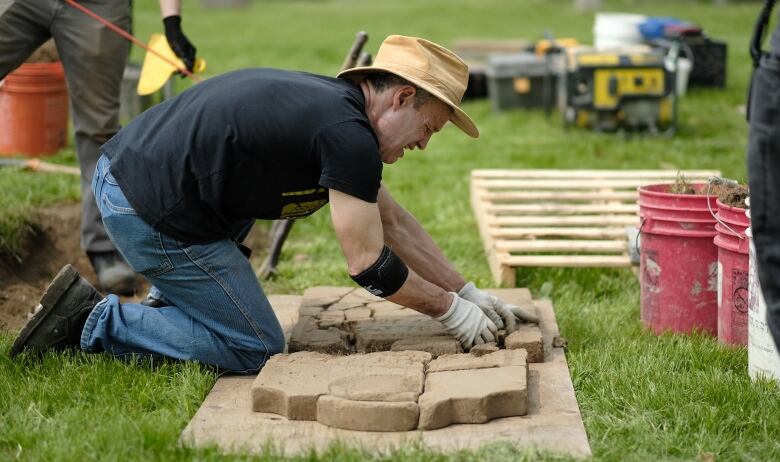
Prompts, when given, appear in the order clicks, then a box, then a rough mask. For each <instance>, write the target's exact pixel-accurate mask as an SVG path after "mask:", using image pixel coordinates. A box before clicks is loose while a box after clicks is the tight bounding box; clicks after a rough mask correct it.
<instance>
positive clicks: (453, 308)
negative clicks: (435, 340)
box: [434, 292, 497, 351]
mask: <svg viewBox="0 0 780 462" xmlns="http://www.w3.org/2000/svg"><path fill="white" fill-rule="evenodd" d="M450 293H451V294H452V304H451V305H450V309H449V310H447V312H446V313H444V314H443V315H442V316H439V317H438V318H434V319H436V320H437V321H439V322H440V323H442V324H443V325H444V328H445V329H447V333H449V334H450V335H452V336H453V337H455V338H456V339H458V341H459V342H460V344H461V346H463V349H464V350H466V351H468V350H470V349H471V347H472V346H474V345H480V344H482V343H490V342H495V341H496V332H497V329H496V325H495V324H493V321H491V320H490V319H488V318H487V316H485V315H484V313H482V310H480V309H479V307H477V305H475V304H473V303H471V302H470V301H468V300H464V299H463V298H461V297H459V296H458V294H456V293H455V292H450Z"/></svg>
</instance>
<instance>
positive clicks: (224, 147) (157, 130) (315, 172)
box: [102, 69, 382, 243]
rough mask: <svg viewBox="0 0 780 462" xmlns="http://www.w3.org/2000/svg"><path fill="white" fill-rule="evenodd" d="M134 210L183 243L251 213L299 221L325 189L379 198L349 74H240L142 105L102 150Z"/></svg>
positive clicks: (361, 106)
mask: <svg viewBox="0 0 780 462" xmlns="http://www.w3.org/2000/svg"><path fill="white" fill-rule="evenodd" d="M102 152H103V153H104V154H105V155H106V156H107V157H108V158H109V159H110V160H111V173H112V174H113V175H114V177H115V178H116V180H117V182H118V183H119V186H120V187H121V188H122V191H123V192H124V193H125V196H127V199H128V200H129V201H130V203H131V204H132V205H133V207H134V208H135V210H136V212H137V213H138V214H139V215H140V216H141V217H142V218H143V219H144V220H145V221H146V222H148V223H149V224H150V225H152V226H154V227H155V228H156V229H158V230H160V231H162V232H164V233H166V234H168V235H170V236H173V237H174V238H176V239H178V240H180V241H183V242H189V243H203V242H211V241H215V240H220V239H225V238H228V237H230V235H231V231H232V229H233V228H234V226H235V225H236V223H238V222H241V221H246V220H247V219H252V218H260V219H276V218H298V217H302V216H306V215H309V214H311V213H313V212H315V211H316V210H317V209H319V208H320V207H322V206H323V205H324V204H325V203H326V202H327V200H328V189H329V188H333V189H336V190H338V191H341V192H344V193H346V194H349V195H352V196H355V197H357V198H360V199H362V200H364V201H367V202H376V198H377V193H378V190H379V185H380V181H381V178H382V161H381V158H380V155H379V148H378V144H377V139H376V134H375V133H374V131H373V130H372V129H371V126H370V124H369V122H368V119H367V117H366V114H365V101H364V97H363V93H362V91H361V90H360V88H359V87H358V86H356V85H355V84H353V83H352V82H350V81H348V80H343V79H334V78H330V77H324V76H318V75H313V74H307V73H302V72H291V71H282V70H275V69H245V70H240V71H235V72H230V73H228V74H224V75H221V76H218V77H214V78H211V79H208V80H206V81H204V82H202V83H199V84H197V85H195V86H193V87H192V88H190V89H188V90H187V91H185V92H183V93H182V94H180V95H178V96H176V97H175V98H173V99H170V100H168V101H165V102H163V103H162V104H159V105H157V106H155V107H153V108H151V109H149V110H148V111H146V112H144V113H143V114H141V115H140V116H138V117H137V118H136V119H135V120H133V121H132V122H131V123H130V124H129V125H128V126H127V127H125V128H123V129H122V130H121V131H120V132H119V133H117V135H116V136H114V137H113V138H112V139H111V140H109V141H108V142H107V143H106V144H105V145H103V147H102Z"/></svg>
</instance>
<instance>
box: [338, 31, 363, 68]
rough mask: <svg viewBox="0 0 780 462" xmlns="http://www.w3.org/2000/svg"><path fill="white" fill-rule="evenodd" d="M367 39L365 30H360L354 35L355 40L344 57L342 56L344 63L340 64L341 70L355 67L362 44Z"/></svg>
mask: <svg viewBox="0 0 780 462" xmlns="http://www.w3.org/2000/svg"><path fill="white" fill-rule="evenodd" d="M367 41H368V34H367V33H366V31H362V30H361V31H360V32H358V33H357V35H355V41H354V42H353V43H352V48H350V49H349V53H347V56H346V58H344V63H342V64H341V70H342V71H346V70H347V69H352V68H353V67H355V64H357V61H358V57H360V52H361V51H362V50H363V45H365V44H366V42H367Z"/></svg>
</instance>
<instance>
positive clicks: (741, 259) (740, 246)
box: [714, 201, 750, 346]
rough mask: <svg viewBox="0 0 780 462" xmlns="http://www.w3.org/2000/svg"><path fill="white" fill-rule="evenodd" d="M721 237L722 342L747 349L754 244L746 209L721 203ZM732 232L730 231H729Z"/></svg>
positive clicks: (720, 339)
mask: <svg viewBox="0 0 780 462" xmlns="http://www.w3.org/2000/svg"><path fill="white" fill-rule="evenodd" d="M717 207H718V212H717V218H718V220H719V222H718V223H717V224H716V225H715V230H717V231H718V234H717V235H716V236H715V240H714V242H715V245H716V246H717V247H718V340H719V341H721V342H722V343H727V344H730V345H741V346H747V340H748V285H749V284H748V279H749V274H750V272H749V270H750V268H749V263H750V261H749V258H748V254H749V252H750V244H749V241H748V239H747V237H746V236H745V230H746V229H747V228H748V226H750V219H749V218H748V217H747V216H746V215H745V209H741V208H739V207H731V206H728V205H726V204H724V203H722V202H721V201H717ZM729 228H730V229H729Z"/></svg>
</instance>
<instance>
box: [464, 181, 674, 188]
mask: <svg viewBox="0 0 780 462" xmlns="http://www.w3.org/2000/svg"><path fill="white" fill-rule="evenodd" d="M474 182H475V184H476V185H477V187H480V188H495V189H523V190H528V189H553V190H555V189H561V190H571V189H592V190H596V191H598V190H604V189H621V188H622V189H635V188H638V187H639V186H641V185H646V184H653V183H668V182H669V179H668V178H650V179H647V180H643V179H639V178H629V179H619V178H616V179H593V180H589V179H564V178H560V179H555V180H550V179H539V180H536V179H534V180H524V179H508V180H504V179H495V180H494V179H475V180H474Z"/></svg>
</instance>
